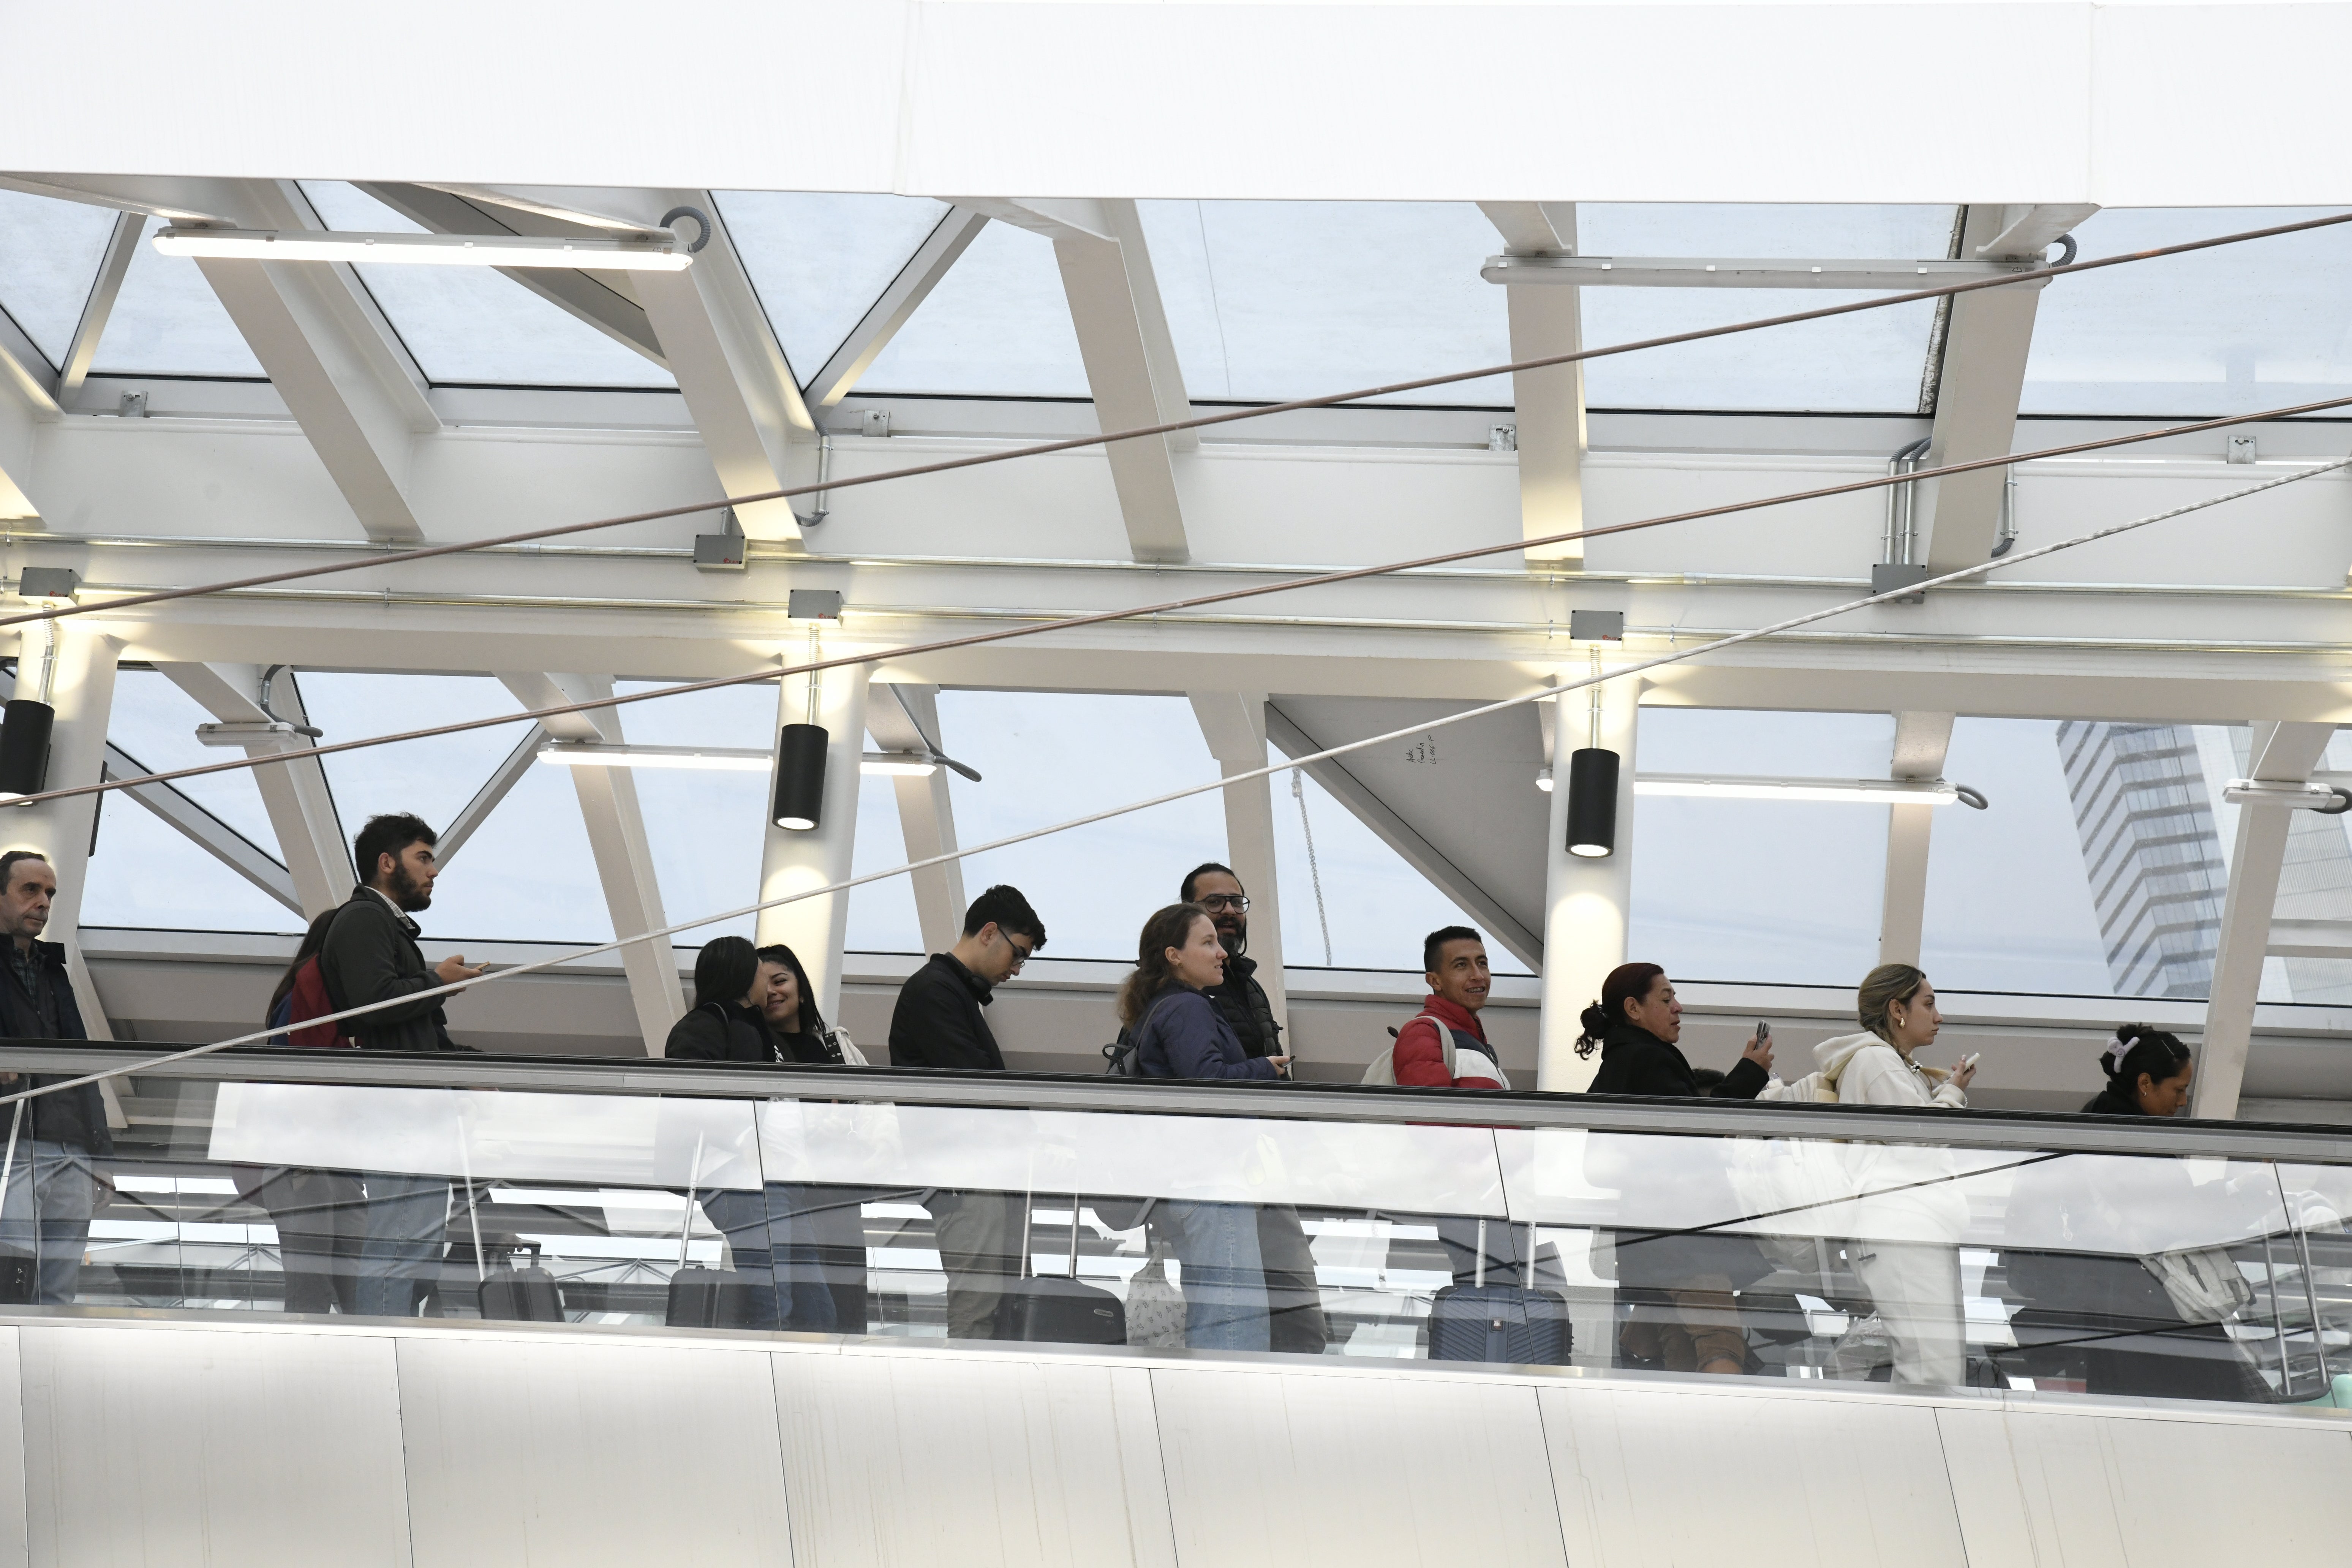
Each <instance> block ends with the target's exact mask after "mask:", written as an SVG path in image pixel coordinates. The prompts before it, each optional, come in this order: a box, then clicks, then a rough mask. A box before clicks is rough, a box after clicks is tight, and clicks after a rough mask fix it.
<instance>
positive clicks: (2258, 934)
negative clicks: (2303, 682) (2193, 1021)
mask: <svg viewBox="0 0 2352 1568" xmlns="http://www.w3.org/2000/svg"><path fill="white" fill-rule="evenodd" d="M2335 733H2336V726H2335V725H2333V724H2258V725H2256V726H2255V727H2254V731H2253V737H2252V750H2251V752H2250V753H2249V756H2250V762H2249V765H2248V767H2247V770H2246V772H2247V776H2248V777H2250V778H2255V779H2262V780H2265V781H2271V782H2276V783H2300V782H2302V781H2304V780H2305V779H2308V778H2309V777H2310V776H2311V771H2312V769H2314V768H2315V767H2317V766H2318V765H2319V759H2320V758H2321V756H2323V755H2324V754H2325V753H2326V751H2327V742H2328V741H2329V740H2330V739H2331V738H2332V737H2333V736H2334V735H2335ZM2292 826H2294V816H2293V810H2292V808H2290V807H2284V806H2274V805H2242V806H2240V807H2239V808H2238V829H2237V838H2236V845H2235V847H2234V848H2233V850H2232V852H2231V856H2230V890H2229V894H2228V896H2227V897H2226V898H2225V899H2224V900H2222V904H2221V942H2220V945H2219V948H2218V949H2217V951H2216V952H2215V953H2214V955H2213V986H2212V993H2211V996H2210V1000H2208V1001H2207V1003H2206V1004H2205V1038H2204V1044H2203V1047H2202V1048H2201V1049H2200V1051H2199V1053H2198V1060H2197V1079H2196V1084H2195V1087H2194V1088H2193V1089H2191V1090H2190V1099H2189V1113H2190V1114H2191V1115H2194V1116H2200V1117H2208V1118H2214V1119H2219V1120H2228V1119H2229V1118H2231V1117H2234V1116H2236V1115H2237V1114H2238V1095H2239V1091H2240V1089H2242V1086H2243V1085H2244V1082H2245V1077H2246V1049H2247V1047H2248V1045H2249V1044H2250V1043H2251V1042H2252V1038H2253V1030H2254V1004H2255V1002H2256V1000H2257V999H2258V997H2259V996H2260V994H2261V992H2262V984H2263V956H2264V955H2265V953H2267V952H2268V951H2269V949H2270V933H2271V915H2272V911H2273V910H2274V909H2275V908H2276V906H2277V903H2278V889H2279V874H2280V871H2281V870H2282V868H2284V863H2285V858H2286V840H2287V832H2288V829H2289V828H2290V827H2292Z"/></svg>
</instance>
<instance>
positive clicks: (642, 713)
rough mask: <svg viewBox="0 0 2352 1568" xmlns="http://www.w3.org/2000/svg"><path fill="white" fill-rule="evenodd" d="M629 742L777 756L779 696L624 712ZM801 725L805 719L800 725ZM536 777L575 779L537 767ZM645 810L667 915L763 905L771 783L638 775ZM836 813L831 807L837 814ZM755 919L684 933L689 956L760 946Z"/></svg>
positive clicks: (700, 699)
mask: <svg viewBox="0 0 2352 1568" xmlns="http://www.w3.org/2000/svg"><path fill="white" fill-rule="evenodd" d="M668 684H671V683H670V682H667V681H621V682H619V683H618V684H617V685H616V687H615V689H616V690H618V691H624V692H627V691H644V690H646V689H650V688H652V687H655V686H661V685H668ZM615 711H616V712H618V713H619V715H620V720H621V732H622V734H623V735H624V736H625V737H626V738H627V740H628V742H629V743H630V744H633V745H639V746H716V747H722V748H726V749H730V750H738V751H753V752H760V751H767V750H770V749H772V747H773V746H774V745H775V743H776V731H777V729H778V727H779V726H778V721H777V717H776V689H775V688H774V687H772V686H768V685H758V686H730V687H723V688H721V689H719V690H716V691H695V692H689V693H688V694H687V695H685V696H683V697H665V698H662V699H660V700H658V701H654V702H636V703H632V704H630V705H629V706H628V707H626V708H622V709H617V710H615ZM795 717H797V715H795ZM532 771H533V772H535V773H564V772H568V771H569V770H567V769H562V768H550V767H535V768H534V769H533V770H532ZM632 773H633V775H634V776H635V780H636V786H637V804H638V805H639V806H640V807H641V808H642V810H643V812H644V814H645V821H646V844H647V845H648V847H650V848H651V849H652V851H653V863H654V865H655V867H656V868H657V869H658V872H659V876H660V879H661V897H662V910H663V912H664V913H665V914H667V915H668V917H669V918H670V919H671V920H672V921H684V920H691V919H693V918H694V917H695V916H697V915H705V914H710V913H712V912H714V911H716V910H731V909H735V908H737V907H739V906H740V905H743V904H748V903H751V902H752V901H753V900H757V899H758V898H759V896H760V856H761V850H762V847H764V845H765V843H766V839H767V815H768V814H767V810H766V807H767V805H768V791H769V789H770V787H771V781H770V779H769V776H768V774H767V773H764V772H761V773H730V772H721V771H719V770H717V769H704V768H636V769H634V770H632ZM830 805H831V803H830V802H828V803H827V806H828V809H830ZM751 929H752V921H751V920H749V919H745V920H740V921H732V922H730V923H729V924H726V925H713V926H705V927H703V928H702V929H701V930H698V931H681V932H680V933H679V934H678V936H677V942H678V944H679V945H680V946H684V947H699V946H701V945H702V944H703V943H704V942H709V941H710V940H711V939H712V938H713V937H719V936H726V935H730V934H732V935H736V936H750V935H751Z"/></svg>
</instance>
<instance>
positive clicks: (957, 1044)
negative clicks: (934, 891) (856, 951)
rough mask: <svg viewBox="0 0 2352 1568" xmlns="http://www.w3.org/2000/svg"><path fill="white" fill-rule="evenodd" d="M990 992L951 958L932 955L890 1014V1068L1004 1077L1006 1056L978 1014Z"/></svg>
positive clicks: (912, 976) (901, 989) (900, 990)
mask: <svg viewBox="0 0 2352 1568" xmlns="http://www.w3.org/2000/svg"><path fill="white" fill-rule="evenodd" d="M992 989H993V988H992V987H991V986H990V985H989V984H987V983H986V982H985V981H983V980H982V979H981V978H980V976H978V975H976V974H974V973H972V972H971V970H969V969H966V968H965V967H964V966H963V965H962V964H961V963H957V962H956V960H955V957H954V955H953V954H950V953H945V952H935V953H933V954H931V961H930V962H929V963H926V964H925V965H923V967H922V968H920V969H918V970H917V971H915V973H912V974H910V975H908V977H907V984H904V985H902V986H900V987H899V988H898V1007H897V1008H896V1009H895V1010H893V1011H892V1013H891V1015H890V1065H891V1066H892V1067H894V1068H959V1069H961V1070H962V1071H965V1072H974V1071H982V1072H1003V1070H1004V1053H1003V1052H1002V1051H1000V1050H998V1049H997V1048H996V1037H995V1036H994V1035H992V1034H990V1033H989V1031H988V1020H987V1019H986V1018H985V1017H982V1016H981V1011H980V1010H981V1009H982V1007H984V1006H986V1005H988V1000H989V993H990V992H991V990H992Z"/></svg>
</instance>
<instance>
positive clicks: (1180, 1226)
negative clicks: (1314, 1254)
mask: <svg viewBox="0 0 2352 1568" xmlns="http://www.w3.org/2000/svg"><path fill="white" fill-rule="evenodd" d="M1153 1213H1154V1217H1155V1218H1157V1219H1159V1220H1160V1222H1161V1223H1162V1224H1163V1225H1165V1226H1167V1227H1168V1233H1169V1243H1170V1245H1171V1246H1172V1247H1175V1249H1176V1261H1177V1262H1179V1263H1181V1264H1182V1265H1183V1268H1182V1271H1181V1272H1182V1280H1181V1283H1182V1286H1183V1290H1184V1343H1185V1344H1186V1345H1187V1346H1188V1347H1189V1348H1191V1349H1192V1350H1208V1351H1262V1350H1265V1349H1266V1348H1267V1344H1268V1341H1267V1332H1266V1301H1265V1265H1264V1263H1263V1262H1262V1261H1261V1260H1260V1258H1259V1255H1258V1247H1257V1211H1256V1210H1255V1209H1254V1208H1252V1207H1250V1205H1247V1204H1188V1203H1173V1202H1168V1203H1162V1204H1161V1205H1160V1206H1159V1208H1158V1209H1156V1210H1155V1211H1153Z"/></svg>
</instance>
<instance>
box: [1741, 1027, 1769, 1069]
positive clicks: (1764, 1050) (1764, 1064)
mask: <svg viewBox="0 0 2352 1568" xmlns="http://www.w3.org/2000/svg"><path fill="white" fill-rule="evenodd" d="M1739 1059H1740V1060H1742V1061H1748V1062H1754V1063H1755V1064H1756V1065H1757V1066H1758V1067H1759V1068H1763V1069H1764V1070H1765V1071H1766V1072H1770V1071H1771V1070H1772V1026H1770V1025H1769V1024H1765V1023H1759V1024H1758V1025H1757V1026H1756V1036H1755V1037H1754V1038H1753V1039H1751V1040H1749V1041H1748V1048H1747V1049H1745V1050H1743V1051H1741V1052H1740V1053H1739Z"/></svg>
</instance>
